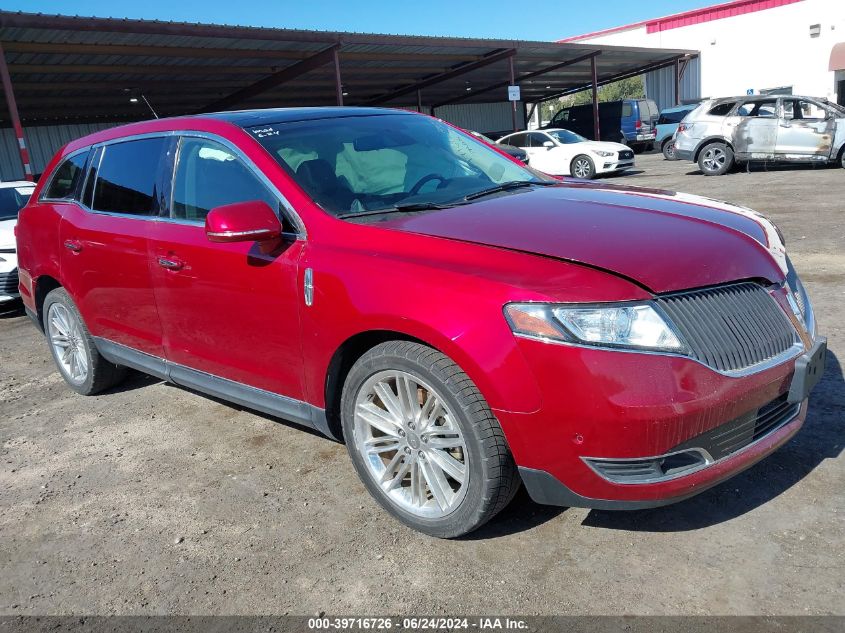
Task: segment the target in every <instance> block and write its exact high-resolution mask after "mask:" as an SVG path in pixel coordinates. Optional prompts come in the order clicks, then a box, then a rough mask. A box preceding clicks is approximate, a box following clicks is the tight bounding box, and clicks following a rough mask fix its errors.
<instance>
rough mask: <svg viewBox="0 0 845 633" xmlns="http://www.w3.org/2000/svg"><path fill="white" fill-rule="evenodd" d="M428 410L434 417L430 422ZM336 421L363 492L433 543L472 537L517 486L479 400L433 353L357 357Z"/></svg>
mask: <svg viewBox="0 0 845 633" xmlns="http://www.w3.org/2000/svg"><path fill="white" fill-rule="evenodd" d="M388 390H389V393H387V391H388ZM382 394H384V395H383V397H384V398H385V399H384V400H382ZM400 394H409V395H408V397H406V398H402V396H400ZM432 398H434V400H432ZM385 403H387V404H385ZM421 403H423V404H421ZM429 405H431V407H433V410H434V411H437V412H440V413H439V414H438V415H433V419H432V417H429V422H428V423H426V422H425V420H424V416H425V411H426V409H428V410H429V411H431V408H429ZM392 411H394V412H396V413H398V415H397V414H394V413H392ZM371 421H375V422H376V423H377V425H378V426H374V425H373V424H371ZM341 422H342V425H343V434H344V438H345V439H346V446H347V449H348V451H349V456H350V457H351V459H352V464H353V465H354V466H355V470H356V471H357V472H358V476H359V477H360V478H361V481H363V483H364V485H365V486H366V488H367V490H368V491H369V492H370V494H371V495H372V496H373V497H374V498H375V499H376V501H378V503H379V504H380V505H381V506H382V507H383V508H384V509H385V510H387V511H388V512H389V513H390V514H392V515H393V516H394V517H396V518H397V519H399V520H400V521H401V522H402V523H404V524H405V525H408V526H409V527H411V528H413V529H415V530H417V531H419V532H423V533H425V534H428V535H430V536H435V537H439V538H454V537H457V536H462V535H464V534H467V533H469V532H472V531H473V530H475V529H477V528H479V527H480V526H482V525H483V524H484V523H486V522H487V521H489V520H490V519H491V518H493V517H494V516H495V515H496V514H497V513H498V512H499V511H501V510H502V509H503V508H504V507H505V506H507V504H508V503H510V501H511V499H513V496H514V495H515V494H516V491H517V489H518V488H519V484H520V479H519V475H518V473H517V470H516V466H515V464H514V462H513V458H512V457H511V454H510V450H509V449H508V446H507V442H506V441H505V436H504V433H503V432H502V429H501V427H500V426H499V423H498V421H497V420H496V418H495V416H494V415H493V413H492V412H491V411H490V408H489V407H488V406H487V403H486V402H485V400H484V398H483V396H482V395H481V393H479V391H478V389H477V388H476V386H475V385H474V384H473V382H472V381H471V380H470V378H469V377H468V376H467V375H466V374H465V373H464V372H463V371H462V370H461V368H460V367H458V366H457V365H456V364H455V363H453V362H452V361H451V360H450V359H449V358H448V357H446V356H444V355H443V354H441V353H440V352H438V351H436V350H434V349H431V348H430V347H426V346H424V345H420V344H418V343H413V342H410V341H388V342H386V343H381V344H380V345H377V346H376V347H374V348H372V349H371V350H369V351H368V352H366V353H365V354H364V355H363V356H361V358H359V359H358V360H357V361H356V362H355V364H354V365H353V366H352V368H351V369H350V371H349V374H348V376H347V378H346V381H345V383H344V385H343V394H342V397H341ZM393 447H395V448H393ZM447 458H448V459H447ZM444 460H445V461H444ZM442 463H445V467H441V466H440V464H442ZM400 473H401V475H400ZM438 473H439V474H438ZM453 477H454V478H453ZM461 478H462V479H463V481H461ZM382 482H383V483H382ZM430 482H433V484H434V485H432V484H431V483H430Z"/></svg>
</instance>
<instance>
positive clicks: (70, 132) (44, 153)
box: [0, 123, 118, 180]
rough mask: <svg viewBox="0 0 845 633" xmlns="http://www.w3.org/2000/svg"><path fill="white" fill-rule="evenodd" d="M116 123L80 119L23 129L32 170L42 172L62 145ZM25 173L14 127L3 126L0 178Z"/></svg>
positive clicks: (17, 176) (12, 177) (20, 176)
mask: <svg viewBox="0 0 845 633" xmlns="http://www.w3.org/2000/svg"><path fill="white" fill-rule="evenodd" d="M115 125H118V124H117V123H78V124H71V125H41V126H37V127H25V128H24V129H23V135H24V139H25V140H26V147H27V149H28V150H29V160H30V163H31V164H32V172H33V173H34V174H40V173H41V172H42V171H44V168H45V167H46V166H47V163H49V162H50V159H51V158H53V155H54V154H55V153H56V150H58V149H59V148H60V147H62V146H63V145H65V144H66V143H69V142H70V141H72V140H74V139H77V138H79V137H80V136H85V135H86V134H92V133H94V132H98V131H100V130H105V129H106V128H110V127H114V126H115ZM23 177H24V173H23V165H22V164H21V155H20V152H19V151H18V141H17V138H16V137H15V132H14V130H13V129H12V128H3V129H0V180H22V179H23Z"/></svg>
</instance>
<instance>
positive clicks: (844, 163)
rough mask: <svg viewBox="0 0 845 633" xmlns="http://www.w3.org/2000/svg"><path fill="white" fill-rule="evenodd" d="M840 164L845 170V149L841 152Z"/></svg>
mask: <svg viewBox="0 0 845 633" xmlns="http://www.w3.org/2000/svg"><path fill="white" fill-rule="evenodd" d="M839 164H840V165H841V166H842V168H843V169H845V149H843V150H842V151H841V152H839Z"/></svg>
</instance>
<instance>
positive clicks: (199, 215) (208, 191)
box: [170, 136, 279, 221]
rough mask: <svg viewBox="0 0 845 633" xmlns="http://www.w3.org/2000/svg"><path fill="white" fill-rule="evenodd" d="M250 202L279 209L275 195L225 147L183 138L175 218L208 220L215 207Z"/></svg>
mask: <svg viewBox="0 0 845 633" xmlns="http://www.w3.org/2000/svg"><path fill="white" fill-rule="evenodd" d="M250 200H262V201H264V202H266V203H267V204H269V205H270V207H271V208H272V209H274V210H275V209H278V207H279V201H278V200H277V199H276V198H275V196H274V195H273V194H272V193H270V191H269V190H268V189H267V187H265V186H264V184H263V183H262V182H261V181H260V180H259V179H258V177H257V176H256V175H255V174H254V173H252V171H250V170H249V168H247V166H246V165H244V164H243V162H242V161H241V160H240V159H239V158H238V157H237V156H235V155H234V154H233V153H232V152H231V151H230V150H229V149H227V148H226V147H225V146H223V145H221V144H220V143H217V142H215V141H210V140H207V139H202V138H191V137H188V136H186V137H183V138H182V145H181V147H180V148H179V159H178V163H177V165H176V178H175V179H174V182H173V204H172V208H171V210H170V216H171V217H173V218H179V219H182V220H197V221H204V220H205V216H206V215H208V212H209V211H211V209H213V208H214V207H220V206H223V205H226V204H234V203H236V202H248V201H250Z"/></svg>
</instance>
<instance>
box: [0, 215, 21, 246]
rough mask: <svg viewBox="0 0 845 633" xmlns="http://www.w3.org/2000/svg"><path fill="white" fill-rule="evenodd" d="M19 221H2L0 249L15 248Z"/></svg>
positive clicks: (0, 221) (0, 224)
mask: <svg viewBox="0 0 845 633" xmlns="http://www.w3.org/2000/svg"><path fill="white" fill-rule="evenodd" d="M17 223H18V221H17V220H0V249H8V248H15V225H16V224H17Z"/></svg>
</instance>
